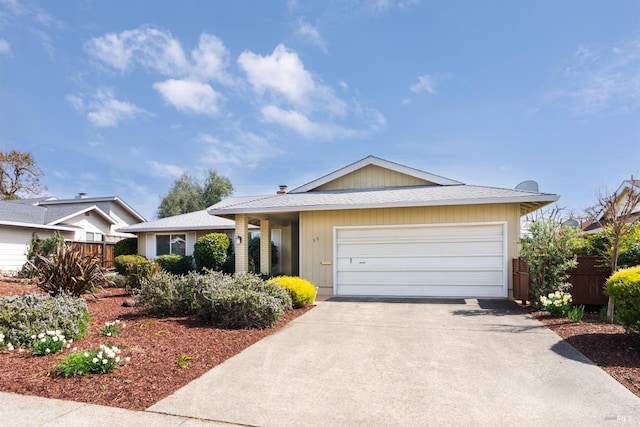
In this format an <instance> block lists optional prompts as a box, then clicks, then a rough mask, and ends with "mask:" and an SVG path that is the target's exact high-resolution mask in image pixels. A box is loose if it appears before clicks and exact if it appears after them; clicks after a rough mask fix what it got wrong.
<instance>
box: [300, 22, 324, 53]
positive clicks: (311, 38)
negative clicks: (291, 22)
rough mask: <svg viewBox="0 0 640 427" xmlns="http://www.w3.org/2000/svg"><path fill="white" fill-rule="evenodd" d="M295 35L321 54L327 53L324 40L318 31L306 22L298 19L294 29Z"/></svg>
mask: <svg viewBox="0 0 640 427" xmlns="http://www.w3.org/2000/svg"><path fill="white" fill-rule="evenodd" d="M296 34H297V35H298V37H300V38H301V39H302V40H305V41H307V42H309V43H311V44H313V45H315V46H316V47H318V48H319V49H320V50H321V51H322V52H323V53H329V49H328V48H327V42H326V40H325V39H324V38H322V36H321V35H320V32H319V31H318V29H317V28H316V27H314V26H313V25H311V24H309V23H308V22H304V21H303V20H302V19H300V20H299V21H298V24H297V27H296Z"/></svg>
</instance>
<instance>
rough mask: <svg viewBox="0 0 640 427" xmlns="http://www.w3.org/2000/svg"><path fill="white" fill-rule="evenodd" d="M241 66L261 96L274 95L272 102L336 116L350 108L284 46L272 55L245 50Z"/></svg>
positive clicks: (240, 62)
mask: <svg viewBox="0 0 640 427" xmlns="http://www.w3.org/2000/svg"><path fill="white" fill-rule="evenodd" d="M238 64H239V65H240V67H241V68H242V69H243V70H244V71H245V73H246V74H247V79H248V80H249V83H250V84H251V86H252V87H253V88H254V90H255V91H256V92H257V93H258V94H261V95H264V94H269V95H271V96H272V98H273V99H271V102H272V103H278V104H282V103H290V104H291V105H292V106H294V107H295V108H296V109H301V110H302V111H303V112H306V113H308V112H311V111H325V112H328V113H330V114H331V115H335V116H344V115H346V114H347V105H346V103H345V102H344V101H342V100H341V99H339V98H338V97H337V96H336V95H335V94H334V91H333V89H331V88H330V87H328V86H325V85H322V84H321V83H318V82H316V81H315V80H314V78H313V76H312V75H311V73H310V72H309V71H307V70H306V69H305V67H304V64H303V63H302V61H301V60H300V58H299V57H298V55H297V54H296V53H295V52H292V51H290V50H288V49H287V48H286V47H285V46H284V45H282V44H280V45H278V46H276V48H275V49H274V51H273V53H272V54H271V55H267V56H261V55H258V54H255V53H253V52H249V51H245V52H242V53H241V54H240V56H239V57H238Z"/></svg>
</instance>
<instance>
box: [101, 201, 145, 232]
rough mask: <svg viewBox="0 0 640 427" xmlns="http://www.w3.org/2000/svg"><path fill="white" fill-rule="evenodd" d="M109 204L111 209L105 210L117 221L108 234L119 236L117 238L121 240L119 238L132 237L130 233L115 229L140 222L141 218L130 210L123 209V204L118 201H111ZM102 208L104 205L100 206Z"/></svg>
mask: <svg viewBox="0 0 640 427" xmlns="http://www.w3.org/2000/svg"><path fill="white" fill-rule="evenodd" d="M109 205H110V206H109V210H106V211H105V212H107V213H108V214H109V216H110V217H111V218H113V219H114V220H115V221H116V222H117V223H116V224H113V225H111V227H110V229H109V232H108V233H107V234H108V235H109V236H115V237H118V239H116V240H119V238H124V237H131V234H130V233H121V232H118V231H115V230H116V229H118V228H122V227H126V226H128V225H134V224H138V223H139V222H140V220H139V219H138V218H136V217H135V216H133V215H131V214H130V213H129V212H128V211H126V210H125V209H123V208H122V206H120V205H119V204H117V203H109ZM100 208H102V207H101V206H100Z"/></svg>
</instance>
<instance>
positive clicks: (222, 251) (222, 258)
mask: <svg viewBox="0 0 640 427" xmlns="http://www.w3.org/2000/svg"><path fill="white" fill-rule="evenodd" d="M230 244H231V241H230V240H229V236H227V235H226V234H224V233H210V234H207V235H205V236H202V237H199V238H198V239H197V240H196V243H195V244H194V246H193V259H194V260H195V262H196V269H197V270H198V271H200V270H202V269H205V268H206V269H208V270H218V271H219V270H222V269H223V267H224V266H225V263H226V261H227V251H228V249H229V246H230Z"/></svg>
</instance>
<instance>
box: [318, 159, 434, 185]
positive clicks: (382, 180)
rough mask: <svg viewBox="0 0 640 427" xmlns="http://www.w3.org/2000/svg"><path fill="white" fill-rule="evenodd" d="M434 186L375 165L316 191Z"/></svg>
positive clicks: (329, 183)
mask: <svg viewBox="0 0 640 427" xmlns="http://www.w3.org/2000/svg"><path fill="white" fill-rule="evenodd" d="M416 185H434V184H433V183H432V182H429V181H425V180H423V179H420V178H416V177H413V176H409V175H405V174H403V173H400V172H396V171H392V170H389V169H385V168H381V167H379V166H375V165H369V166H365V167H363V168H362V169H358V170H356V171H354V172H351V173H350V174H347V175H345V176H343V177H341V178H338V179H336V180H334V181H331V182H327V183H326V184H324V185H321V186H320V187H318V188H316V189H315V190H314V191H326V190H350V189H365V188H383V187H413V186H416Z"/></svg>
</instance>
